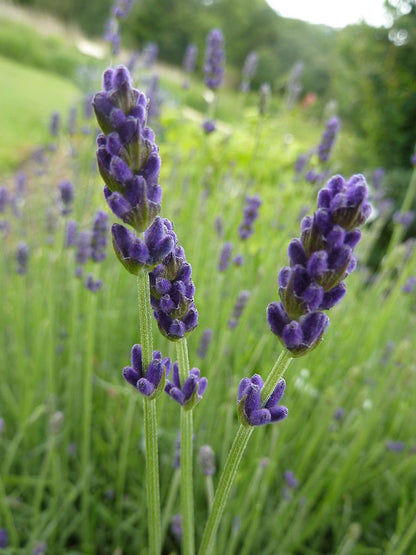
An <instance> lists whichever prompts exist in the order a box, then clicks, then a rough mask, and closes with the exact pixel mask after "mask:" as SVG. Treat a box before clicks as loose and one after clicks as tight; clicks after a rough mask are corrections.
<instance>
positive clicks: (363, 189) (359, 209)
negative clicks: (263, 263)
mask: <svg viewBox="0 0 416 555" xmlns="http://www.w3.org/2000/svg"><path fill="white" fill-rule="evenodd" d="M367 197H368V188H367V184H366V181H365V178H364V177H363V176H362V175H355V176H353V177H352V178H351V179H350V180H349V181H348V182H346V181H345V180H344V178H343V177H342V176H339V175H338V176H335V177H332V178H331V179H330V180H329V181H328V183H327V185H326V186H325V187H324V188H323V189H321V191H320V192H319V194H318V207H317V210H316V212H315V214H314V215H313V217H311V216H306V217H305V218H303V220H302V234H301V237H300V239H294V240H292V241H291V242H290V244H289V248H288V255H289V261H290V266H286V267H284V268H282V270H281V271H280V273H279V279H278V285H279V296H280V302H274V303H271V304H270V305H269V306H268V309H267V319H268V323H269V326H270V328H271V330H272V332H273V333H274V334H276V335H277V336H278V337H279V338H280V340H281V341H282V342H283V344H284V345H285V347H286V348H287V349H288V350H289V351H291V353H292V355H293V356H301V355H303V354H305V353H306V352H308V351H310V350H312V349H314V348H315V347H316V346H317V345H318V344H319V342H320V340H321V338H322V336H323V334H324V332H325V330H326V327H327V326H328V322H329V320H328V317H327V316H326V314H324V313H323V311H324V310H329V309H330V308H332V307H333V306H334V305H335V304H337V303H338V302H339V301H340V300H341V299H342V297H343V296H344V295H345V292H346V287H345V284H344V282H343V280H344V279H345V277H347V276H348V274H350V273H351V272H353V271H354V269H355V267H356V259H355V257H354V255H353V250H354V247H355V246H356V245H357V243H358V242H359V240H360V238H361V232H360V230H359V229H358V226H360V225H362V224H363V223H364V222H365V220H366V219H367V218H368V216H369V214H370V211H371V207H370V204H369V203H368V202H367Z"/></svg>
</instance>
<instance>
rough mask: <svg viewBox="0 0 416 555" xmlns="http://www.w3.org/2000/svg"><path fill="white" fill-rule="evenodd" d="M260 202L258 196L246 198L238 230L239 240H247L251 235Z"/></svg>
mask: <svg viewBox="0 0 416 555" xmlns="http://www.w3.org/2000/svg"><path fill="white" fill-rule="evenodd" d="M261 204H262V202H261V199H260V197H259V196H258V195H254V196H252V197H247V198H246V206H245V207H244V219H243V221H242V223H241V225H240V226H239V228H238V234H239V236H240V239H243V240H244V239H248V238H249V237H250V235H252V234H253V224H254V222H255V221H256V220H257V218H258V216H259V208H260V206H261Z"/></svg>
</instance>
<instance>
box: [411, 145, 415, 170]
mask: <svg viewBox="0 0 416 555" xmlns="http://www.w3.org/2000/svg"><path fill="white" fill-rule="evenodd" d="M410 162H411V164H412V166H416V147H415V151H414V153H413V154H412V156H411V157H410Z"/></svg>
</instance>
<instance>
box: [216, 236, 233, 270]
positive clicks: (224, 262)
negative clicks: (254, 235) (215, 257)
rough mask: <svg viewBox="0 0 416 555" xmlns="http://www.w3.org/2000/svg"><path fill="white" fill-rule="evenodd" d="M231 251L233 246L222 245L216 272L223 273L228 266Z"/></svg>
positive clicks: (230, 244)
mask: <svg viewBox="0 0 416 555" xmlns="http://www.w3.org/2000/svg"><path fill="white" fill-rule="evenodd" d="M232 250H233V245H232V243H230V242H227V243H225V244H224V246H223V248H222V250H221V253H220V259H219V262H218V271H219V272H225V271H226V270H227V268H228V266H229V264H230V258H231V252H232Z"/></svg>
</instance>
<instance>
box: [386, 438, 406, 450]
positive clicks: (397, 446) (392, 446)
mask: <svg viewBox="0 0 416 555" xmlns="http://www.w3.org/2000/svg"><path fill="white" fill-rule="evenodd" d="M405 448H406V444H405V443H404V442H403V441H391V440H389V441H386V449H388V450H389V451H394V452H396V453H401V452H402V451H404V449H405Z"/></svg>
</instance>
